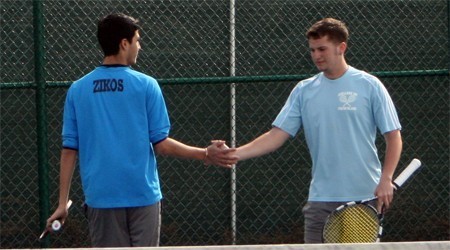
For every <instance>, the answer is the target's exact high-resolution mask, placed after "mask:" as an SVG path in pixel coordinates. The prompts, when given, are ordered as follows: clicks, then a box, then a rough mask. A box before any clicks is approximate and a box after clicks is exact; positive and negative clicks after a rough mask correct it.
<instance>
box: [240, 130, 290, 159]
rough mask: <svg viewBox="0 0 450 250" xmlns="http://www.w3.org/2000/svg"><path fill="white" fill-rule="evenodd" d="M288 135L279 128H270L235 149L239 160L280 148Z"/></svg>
mask: <svg viewBox="0 0 450 250" xmlns="http://www.w3.org/2000/svg"><path fill="white" fill-rule="evenodd" d="M288 139H289V135H288V134H287V133H286V132H284V131H283V130H281V129H279V128H272V129H271V130H270V131H269V132H267V133H265V134H263V135H261V136H259V137H258V138H256V139H255V140H253V141H251V142H250V143H248V144H245V145H243V146H241V147H239V148H237V150H236V155H237V156H238V157H239V160H241V161H242V160H247V159H251V158H255V157H259V156H262V155H265V154H268V153H271V152H273V151H275V150H277V149H278V148H280V147H281V146H282V145H283V144H284V142H285V141H286V140H288Z"/></svg>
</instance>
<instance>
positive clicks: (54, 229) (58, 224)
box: [39, 200, 72, 240]
mask: <svg viewBox="0 0 450 250" xmlns="http://www.w3.org/2000/svg"><path fill="white" fill-rule="evenodd" d="M70 206H72V201H71V200H69V201H68V202H67V209H69V208H70ZM61 228H62V223H61V222H60V221H59V220H54V221H53V222H52V230H51V231H52V232H58V231H59V230H61ZM49 232H50V230H49V229H48V228H45V229H44V231H43V232H42V234H41V235H40V236H39V240H42V239H43V238H44V237H45V236H47V234H48V233H49Z"/></svg>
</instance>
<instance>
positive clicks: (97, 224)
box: [47, 14, 236, 247]
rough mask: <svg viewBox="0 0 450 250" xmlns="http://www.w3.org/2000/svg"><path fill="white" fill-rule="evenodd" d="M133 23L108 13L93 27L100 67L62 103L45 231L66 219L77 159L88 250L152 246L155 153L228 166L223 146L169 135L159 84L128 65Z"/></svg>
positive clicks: (135, 41) (135, 32)
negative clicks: (56, 174)
mask: <svg viewBox="0 0 450 250" xmlns="http://www.w3.org/2000/svg"><path fill="white" fill-rule="evenodd" d="M139 29H140V27H139V26H138V21H137V20H136V19H134V18H132V17H129V16H126V15H123V14H112V15H108V16H106V17H104V18H102V19H101V20H100V21H99V23H98V30H97V38H98V40H99V43H100V45H101V47H102V50H103V52H104V55H105V57H104V59H103V64H102V65H100V66H99V67H97V68H95V69H94V70H93V71H92V72H90V73H89V74H87V75H85V76H84V77H82V78H81V79H79V80H77V81H76V82H74V83H73V84H72V85H71V87H70V88H69V90H68V92H67V96H66V102H65V105H64V117H63V131H62V137H63V140H62V144H63V150H62V153H61V169H60V190H59V205H58V208H57V209H56V211H55V212H54V213H53V215H51V216H50V218H49V219H48V220H47V228H48V229H49V230H51V223H52V222H53V221H54V220H55V219H60V220H61V222H62V223H64V220H65V219H66V218H67V216H68V211H67V208H66V204H67V202H68V198H69V191H70V183H71V180H72V176H73V172H74V169H75V163H76V159H77V156H78V158H79V162H80V164H79V165H80V176H81V181H82V186H83V192H84V195H85V203H86V214H87V218H88V221H89V235H90V238H91V241H92V246H93V247H145V246H158V245H159V235H160V224H161V217H160V209H161V206H160V200H161V199H162V194H161V187H160V182H159V176H158V169H157V162H156V158H155V154H160V155H168V156H174V157H179V158H186V159H197V160H202V161H204V162H205V164H215V165H220V166H224V167H230V166H231V165H232V164H235V163H236V157H235V156H230V155H229V154H228V155H227V153H230V152H233V151H235V149H228V147H227V146H226V145H225V144H224V142H223V141H213V143H212V144H211V145H210V146H208V147H207V148H198V147H193V146H189V145H185V144H183V143H181V142H178V141H176V140H174V139H172V138H170V137H169V130H170V122H169V116H168V112H167V108H166V104H165V101H164V98H163V95H162V92H161V89H160V87H159V85H158V83H157V81H156V80H155V79H154V78H152V77H150V76H148V75H145V74H143V73H140V72H137V71H135V70H133V69H132V68H131V67H130V66H131V65H134V64H135V63H136V59H137V56H138V52H139V50H140V49H141V46H140V43H139V41H140V34H139Z"/></svg>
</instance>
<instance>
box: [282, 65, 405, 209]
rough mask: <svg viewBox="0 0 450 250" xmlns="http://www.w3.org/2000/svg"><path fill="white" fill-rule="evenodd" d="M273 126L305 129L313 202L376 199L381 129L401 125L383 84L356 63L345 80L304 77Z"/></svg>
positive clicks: (347, 72)
mask: <svg viewBox="0 0 450 250" xmlns="http://www.w3.org/2000/svg"><path fill="white" fill-rule="evenodd" d="M273 126H275V127H278V128H280V129H282V130H283V131H285V132H287V133H288V134H290V135H291V136H295V135H296V134H297V132H298V131H299V129H300V128H301V127H303V129H304V134H305V137H306V142H307V145H308V148H309V151H310V154H311V158H312V165H313V167H312V180H311V184H310V190H309V198H308V200H309V201H352V200H361V199H367V198H370V197H373V196H374V191H375V188H376V186H377V185H378V182H379V180H380V177H381V163H380V160H379V158H378V154H377V148H376V146H375V139H376V133H377V129H378V130H379V131H380V132H381V133H382V134H384V133H386V132H389V131H393V130H399V129H401V125H400V122H399V119H398V116H397V112H396V110H395V107H394V104H393V102H392V99H391V98H390V96H389V94H388V92H387V90H386V88H385V87H384V86H383V84H382V83H381V82H380V81H379V80H378V79H377V78H376V77H374V76H372V75H370V74H368V73H366V72H363V71H360V70H357V69H355V68H353V67H349V69H348V70H347V71H346V73H345V74H344V75H343V76H341V77H340V78H339V79H335V80H330V79H328V78H326V77H325V76H324V74H323V73H319V74H317V75H315V76H314V77H312V78H309V79H306V80H304V81H301V82H300V83H299V84H298V85H297V86H296V87H295V88H294V89H293V90H292V92H291V94H290V96H289V98H288V100H287V101H286V104H285V105H284V107H283V108H282V110H281V111H280V113H279V114H278V116H277V118H276V119H275V121H274V122H273Z"/></svg>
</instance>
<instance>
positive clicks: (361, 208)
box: [322, 159, 422, 243]
mask: <svg viewBox="0 0 450 250" xmlns="http://www.w3.org/2000/svg"><path fill="white" fill-rule="evenodd" d="M421 165H422V163H421V162H420V161H419V160H418V159H413V160H412V161H411V163H410V164H409V165H408V166H407V167H406V168H405V170H403V171H402V172H401V173H400V175H399V176H398V177H397V178H396V179H395V180H394V182H393V184H394V186H395V188H396V189H398V188H400V187H401V186H402V185H403V183H405V181H406V180H408V178H409V177H411V176H412V174H413V173H414V172H415V171H416V170H417V169H418V168H419V167H420V166H421ZM376 199H377V198H376V197H375V198H370V199H366V200H362V201H352V202H348V203H346V204H344V205H341V206H339V207H338V208H336V210H334V211H333V212H332V213H331V214H330V215H329V216H328V218H327V220H326V222H325V225H324V227H323V230H322V239H323V242H324V243H364V242H379V241H380V238H381V235H382V233H383V227H382V221H383V211H381V212H380V213H378V212H377V210H376V208H374V207H373V206H371V205H370V204H369V202H371V201H374V200H376Z"/></svg>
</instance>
